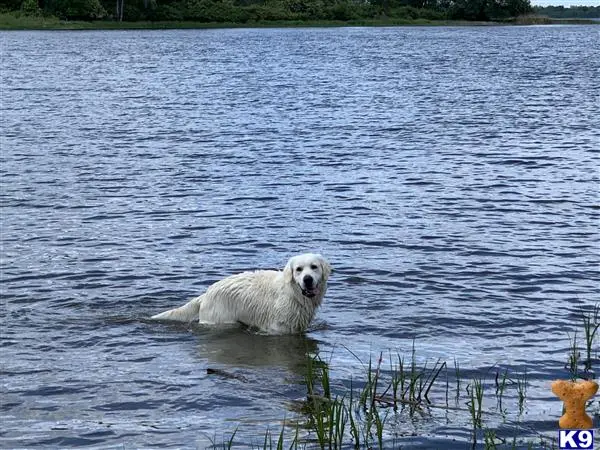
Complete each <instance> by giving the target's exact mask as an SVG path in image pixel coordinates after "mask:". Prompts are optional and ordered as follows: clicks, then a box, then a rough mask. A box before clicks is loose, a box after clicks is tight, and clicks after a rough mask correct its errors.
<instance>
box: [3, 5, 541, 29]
mask: <svg viewBox="0 0 600 450" xmlns="http://www.w3.org/2000/svg"><path fill="white" fill-rule="evenodd" d="M0 10H4V11H16V10H18V11H21V12H22V13H24V14H30V15H34V14H48V15H54V16H57V17H59V18H61V19H66V20H117V21H120V20H125V21H133V22H135V21H142V20H148V21H196V22H206V23H209V22H221V23H224V22H227V23H252V22H265V21H352V20H362V19H365V20H369V19H406V20H417V19H426V20H472V21H489V20H502V19H507V18H511V17H517V16H519V15H523V14H528V13H530V12H531V11H532V8H531V5H530V3H529V0H0Z"/></svg>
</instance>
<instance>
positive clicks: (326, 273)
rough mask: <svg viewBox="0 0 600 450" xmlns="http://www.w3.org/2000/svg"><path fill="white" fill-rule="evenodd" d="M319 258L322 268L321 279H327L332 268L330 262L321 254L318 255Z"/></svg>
mask: <svg viewBox="0 0 600 450" xmlns="http://www.w3.org/2000/svg"><path fill="white" fill-rule="evenodd" d="M319 259H320V260H321V269H323V280H325V281H327V280H328V278H329V275H331V271H332V270H333V269H332V267H331V264H329V262H327V260H326V259H325V258H323V257H322V256H321V255H319Z"/></svg>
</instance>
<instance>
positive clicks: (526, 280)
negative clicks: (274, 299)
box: [0, 26, 600, 449]
mask: <svg viewBox="0 0 600 450" xmlns="http://www.w3.org/2000/svg"><path fill="white" fill-rule="evenodd" d="M0 42H1V44H0V45H1V50H2V58H1V59H2V69H1V70H0V76H1V82H2V101H1V107H2V118H1V121H2V136H1V141H0V146H1V153H0V175H1V186H0V187H1V191H0V195H1V197H0V200H1V210H0V214H1V215H0V223H1V254H0V256H1V288H0V289H1V290H0V294H1V297H2V308H1V310H0V321H1V324H2V331H1V338H2V339H1V348H0V361H1V370H2V377H1V379H2V390H1V411H0V422H1V423H2V427H1V429H0V446H1V447H2V448H33V447H35V448H67V447H90V448H91V447H97V448H111V447H119V448H147V447H172V448H205V447H207V446H210V445H211V442H213V441H216V442H217V443H221V442H223V440H227V439H228V437H229V436H230V434H231V433H232V432H233V431H234V430H235V429H236V428H237V429H238V431H237V434H236V442H237V443H238V444H240V446H242V445H247V446H249V445H251V444H253V443H254V444H256V445H262V436H264V432H265V430H266V429H267V427H269V428H270V429H271V430H277V431H275V432H276V433H277V432H278V430H279V429H280V428H281V421H282V420H283V418H284V417H287V418H288V419H289V418H293V417H294V416H295V414H297V413H295V412H294V411H293V408H291V407H290V403H292V402H294V401H295V400H298V399H302V398H303V396H305V395H306V389H305V386H303V384H302V379H303V374H304V371H305V369H306V356H307V354H314V353H317V352H319V353H320V354H322V355H326V358H327V360H328V361H329V365H330V369H331V375H332V379H334V380H336V382H337V383H338V384H337V387H336V389H339V390H341V389H342V388H343V386H344V385H347V384H348V381H349V380H350V379H355V380H356V379H360V378H361V377H363V376H364V374H365V371H364V368H363V366H362V364H361V363H360V362H359V361H358V360H359V359H360V360H361V361H363V362H365V361H367V360H368V359H369V357H370V356H372V357H374V358H376V357H377V356H378V355H379V353H380V352H384V354H386V355H387V354H388V352H392V353H393V354H395V353H396V352H398V353H399V354H410V352H411V348H412V345H413V340H414V343H415V348H416V355H417V358H418V359H419V362H421V363H424V362H426V361H435V360H437V359H440V360H442V361H447V362H448V363H449V365H450V366H452V363H453V361H456V362H458V363H459V364H460V367H461V369H462V370H463V373H464V374H465V376H467V377H473V376H481V377H488V381H489V377H491V376H492V375H491V374H493V373H495V372H494V371H495V370H496V368H502V369H504V368H506V369H508V370H510V371H511V373H513V372H514V373H522V374H525V373H526V374H527V380H528V383H529V384H528V391H527V393H528V396H527V401H526V403H525V408H524V411H520V412H518V411H517V409H516V406H515V403H514V402H513V403H512V404H509V412H508V415H509V416H510V422H509V423H510V424H513V425H514V424H515V423H518V426H512V425H511V426H510V427H509V425H507V424H506V422H503V421H502V420H501V419H499V418H496V416H494V417H491V418H489V419H487V420H488V425H489V426H490V427H494V428H498V429H499V430H502V427H505V428H509V429H510V430H509V431H507V432H506V435H507V436H508V437H510V438H512V436H513V435H514V434H518V435H519V436H521V435H523V436H530V437H532V439H534V440H535V442H539V440H540V439H539V438H540V436H542V437H544V436H545V437H548V438H555V437H556V429H557V428H556V421H557V420H558V417H559V416H560V414H561V408H562V405H561V402H560V401H559V400H558V399H557V398H555V397H554V396H553V395H552V393H551V392H550V390H549V382H550V380H553V379H555V378H568V376H569V374H568V371H567V370H566V369H565V363H566V362H567V354H568V347H569V335H570V336H573V334H574V333H575V331H576V330H577V331H578V333H579V336H580V337H581V338H582V337H583V336H582V333H583V331H582V326H581V320H580V318H581V312H582V311H589V310H590V309H591V308H592V307H593V306H594V304H595V303H597V302H598V301H599V300H600V295H599V294H600V240H599V237H600V236H599V225H600V201H599V199H600V190H599V182H600V155H599V149H600V131H599V130H600V119H599V117H600V115H599V114H598V110H599V108H598V106H599V92H600V77H599V73H600V45H599V44H600V36H599V34H598V29H597V27H593V26H550V27H492V28H488V27H485V28H474V27H472V28H460V27H456V28H451V27H448V28H446V27H440V28H437V27H436V28H420V27H415V28H335V29H243V30H189V31H114V32H113V31H102V32H70V31H67V32H2V33H0ZM305 251H316V252H319V253H322V254H323V255H325V256H326V257H327V258H328V259H329V260H330V262H331V264H332V265H333V267H334V273H333V275H332V278H331V280H330V285H329V286H330V287H329V291H328V293H327V296H326V298H325V303H324V305H323V307H322V309H321V310H320V311H319V313H318V316H317V321H316V322H315V323H314V325H313V326H312V328H311V329H310V330H309V331H308V332H307V333H306V335H305V336H286V337H273V336H263V335H256V334H252V333H250V332H248V331H244V330H240V329H225V330H215V329H201V328H198V327H192V328H190V327H186V326H171V325H165V324H158V323H153V322H150V321H148V320H147V318H148V317H149V316H150V315H152V314H155V313H157V312H161V311H163V310H165V309H169V308H171V307H174V306H179V305H181V304H183V303H184V302H185V301H187V299H188V298H189V297H192V296H195V295H198V294H200V293H201V292H202V291H203V290H204V289H205V288H206V287H207V286H208V285H210V284H211V283H212V282H214V281H216V280H218V279H220V278H222V277H224V276H227V275H230V274H233V273H236V272H239V271H242V270H246V269H254V268H280V267H283V265H284V264H285V262H286V261H287V259H288V258H289V257H290V256H292V255H294V254H297V253H301V252H305ZM594 355H595V357H596V358H597V356H598V341H595V342H594ZM384 364H389V363H388V362H387V361H386V362H384ZM207 368H217V369H220V370H224V371H227V372H228V373H234V374H237V375H239V376H240V377H243V379H242V378H231V379H230V378H223V377H219V376H215V375H214V374H212V375H211V374H207V371H206V369H207ZM491 368H494V369H493V370H492V369H491ZM597 368H598V362H597V360H596V370H597ZM507 395H508V394H507ZM509 396H512V400H514V398H515V397H516V393H515V392H514V390H513V391H511V393H510V395H509ZM458 403H460V405H462V406H463V407H464V399H461V400H459V402H458ZM596 403H597V405H596V407H595V408H596V409H595V410H596V411H599V410H600V403H598V402H597V401H596ZM469 420H470V419H469V417H468V414H464V413H460V412H449V411H448V410H432V411H430V412H428V413H426V414H423V415H419V416H417V417H412V416H411V417H408V416H406V415H403V414H401V413H399V414H396V415H394V414H392V415H391V416H389V417H388V423H390V426H389V428H387V427H386V429H387V430H388V433H389V434H388V435H387V436H386V438H387V439H389V440H388V441H387V442H390V440H391V439H394V442H396V444H397V445H402V446H403V448H456V449H464V448H470V437H469V433H470V429H469V426H470V425H469V424H470V422H469ZM595 420H596V425H598V420H599V419H598V417H596V418H595ZM514 430H517V431H514ZM479 445H481V444H479ZM481 448H482V447H481Z"/></svg>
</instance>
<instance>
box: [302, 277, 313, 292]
mask: <svg viewBox="0 0 600 450" xmlns="http://www.w3.org/2000/svg"><path fill="white" fill-rule="evenodd" d="M302 281H303V282H304V286H305V287H306V288H308V289H310V288H312V287H313V283H314V280H313V277H311V276H310V275H304V278H303V279H302Z"/></svg>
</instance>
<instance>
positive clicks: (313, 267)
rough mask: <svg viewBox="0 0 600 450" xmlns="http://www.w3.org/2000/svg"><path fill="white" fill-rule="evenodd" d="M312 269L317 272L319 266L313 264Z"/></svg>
mask: <svg viewBox="0 0 600 450" xmlns="http://www.w3.org/2000/svg"><path fill="white" fill-rule="evenodd" d="M310 268H311V269H312V270H317V268H318V266H317V265H316V264H311V266H310Z"/></svg>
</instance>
